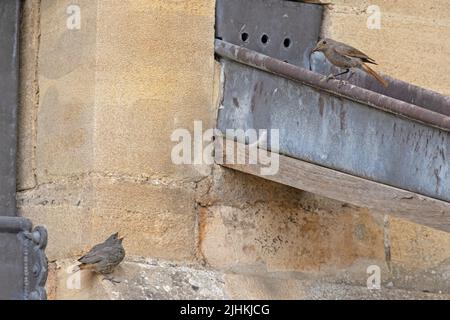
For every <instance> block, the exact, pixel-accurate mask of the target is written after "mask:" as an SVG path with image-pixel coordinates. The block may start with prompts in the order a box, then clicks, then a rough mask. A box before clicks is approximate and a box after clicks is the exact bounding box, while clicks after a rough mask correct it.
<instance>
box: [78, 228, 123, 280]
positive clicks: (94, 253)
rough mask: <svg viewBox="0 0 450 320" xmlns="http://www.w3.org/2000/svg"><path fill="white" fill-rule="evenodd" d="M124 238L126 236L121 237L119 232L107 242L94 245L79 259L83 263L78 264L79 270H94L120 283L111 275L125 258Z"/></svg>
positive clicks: (106, 278)
mask: <svg viewBox="0 0 450 320" xmlns="http://www.w3.org/2000/svg"><path fill="white" fill-rule="evenodd" d="M123 239H124V237H121V238H119V233H115V234H113V235H111V236H110V237H109V238H108V239H106V241H105V242H103V243H100V244H97V245H96V246H94V247H93V248H92V249H91V250H90V251H89V252H88V253H87V254H85V255H84V256H82V257H81V258H80V259H78V261H79V262H80V263H81V264H80V265H79V266H78V267H79V270H92V271H95V272H97V273H99V274H102V275H104V276H105V278H104V280H109V281H111V282H113V283H118V281H115V280H114V279H113V278H112V277H111V276H109V275H110V274H111V273H113V272H114V269H115V268H116V267H117V266H118V265H119V264H120V263H121V262H122V261H123V259H124V258H125V249H124V248H123V245H122V241H123Z"/></svg>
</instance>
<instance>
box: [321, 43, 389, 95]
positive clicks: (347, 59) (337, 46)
mask: <svg viewBox="0 0 450 320" xmlns="http://www.w3.org/2000/svg"><path fill="white" fill-rule="evenodd" d="M314 52H322V53H323V54H324V55H325V57H326V58H327V60H328V61H330V63H331V64H333V65H335V66H337V67H339V68H342V69H345V71H344V72H341V73H338V74H335V75H330V76H328V78H327V79H334V78H335V77H337V76H341V75H344V74H346V73H348V72H350V69H352V68H354V69H360V70H362V71H364V72H366V73H368V74H369V75H371V76H372V77H374V78H375V79H376V80H377V81H378V82H379V83H381V84H382V85H383V86H385V87H387V86H388V83H387V81H386V80H385V79H383V78H382V77H381V76H380V75H379V74H378V73H376V72H375V71H374V70H373V69H372V68H370V67H369V66H368V65H367V64H375V65H376V64H377V63H376V62H375V60H373V59H372V58H370V57H369V56H368V55H366V54H365V53H364V52H362V51H360V50H358V49H355V48H353V47H352V46H349V45H347V44H345V43H342V42H339V41H335V40H332V39H322V40H320V41H319V42H318V43H317V45H316V47H315V48H314V49H313V51H312V53H314Z"/></svg>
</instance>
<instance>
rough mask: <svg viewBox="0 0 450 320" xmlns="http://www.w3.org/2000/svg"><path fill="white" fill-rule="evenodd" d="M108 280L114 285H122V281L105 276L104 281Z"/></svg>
mask: <svg viewBox="0 0 450 320" xmlns="http://www.w3.org/2000/svg"><path fill="white" fill-rule="evenodd" d="M105 280H108V281H109V282H111V283H112V284H113V285H116V284H117V283H120V282H121V281H118V280H116V279H114V277H113V276H111V275H109V276H104V277H103V279H102V281H105Z"/></svg>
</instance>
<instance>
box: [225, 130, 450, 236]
mask: <svg viewBox="0 0 450 320" xmlns="http://www.w3.org/2000/svg"><path fill="white" fill-rule="evenodd" d="M217 142H218V143H217V144H216V145H217V146H218V147H217V148H216V162H218V164H220V165H222V166H224V167H227V168H231V169H234V170H237V171H241V172H245V173H247V174H251V175H254V176H258V177H261V178H264V179H267V180H270V181H275V182H278V183H281V184H284V185H288V186H291V187H293V188H297V189H300V190H304V191H308V192H311V193H315V194H318V195H321V196H325V197H328V198H331V199H335V200H339V201H343V202H346V203H350V204H353V205H356V206H360V207H365V208H368V209H370V210H371V211H372V212H378V213H383V214H389V215H392V216H396V217H400V218H403V219H407V220H410V221H413V222H415V223H418V224H422V225H426V226H429V227H432V228H435V229H438V230H442V231H446V232H450V203H447V202H444V201H441V200H437V199H433V198H430V197H426V196H423V195H420V194H417V193H413V192H409V191H406V190H402V189H397V188H394V187H391V186H388V185H384V184H381V183H377V182H374V181H370V180H366V179H362V178H358V177H355V176H352V175H349V174H346V173H342V172H339V171H336V170H332V169H328V168H324V167H321V166H318V165H315V164H311V163H308V162H305V161H302V160H298V159H294V158H290V157H286V156H283V155H278V154H273V153H270V152H268V151H267V153H268V157H274V156H275V157H276V156H278V157H279V170H278V173H277V174H275V175H263V174H261V172H262V171H261V169H263V168H266V167H267V165H262V164H261V163H259V162H258V164H252V165H250V164H248V163H249V162H248V159H249V148H248V146H246V145H245V144H242V143H238V142H234V141H231V140H226V139H223V138H218V139H217ZM224 144H225V146H224ZM238 149H240V150H243V152H241V153H239V152H237V151H236V150H238ZM227 150H228V153H229V154H228V155H229V156H230V154H231V152H230V150H234V151H233V152H234V155H235V161H231V163H230V161H228V163H226V162H227V161H226V160H225V159H226V157H227ZM243 163H245V164H243Z"/></svg>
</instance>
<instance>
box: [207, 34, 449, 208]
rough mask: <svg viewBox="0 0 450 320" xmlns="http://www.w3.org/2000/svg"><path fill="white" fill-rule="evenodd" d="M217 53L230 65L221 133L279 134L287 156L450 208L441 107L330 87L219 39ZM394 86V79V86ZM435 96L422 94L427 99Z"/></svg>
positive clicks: (339, 83) (340, 84)
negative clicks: (265, 131)
mask: <svg viewBox="0 0 450 320" xmlns="http://www.w3.org/2000/svg"><path fill="white" fill-rule="evenodd" d="M216 53H217V54H218V55H219V56H222V57H224V58H226V59H223V60H222V64H223V68H224V92H223V101H222V106H221V109H220V111H219V118H218V128H219V129H220V130H221V131H222V132H225V130H226V129H249V128H254V129H279V130H280V148H279V149H280V153H281V154H284V155H287V156H290V157H294V158H298V159H301V160H305V161H308V162H311V163H315V164H317V165H320V166H324V167H328V168H332V169H335V170H339V171H342V172H346V173H349V174H352V175H354V176H358V177H362V178H365V179H369V180H373V181H376V182H380V183H384V184H387V185H390V186H394V187H397V188H401V189H404V190H408V191H412V192H416V193H419V194H423V195H426V196H429V197H433V198H436V199H441V200H445V201H450V161H449V159H450V117H449V116H447V115H446V114H441V113H438V112H436V110H438V108H439V107H442V106H441V105H436V106H434V107H433V108H431V109H434V110H435V111H432V110H429V109H426V108H424V107H420V106H417V105H414V104H412V103H410V102H413V101H410V102H405V101H401V100H398V99H396V98H393V97H389V96H386V95H382V94H380V93H377V92H373V91H370V90H366V89H364V88H361V87H357V86H355V85H351V84H348V83H345V82H342V81H334V80H331V81H328V82H327V81H324V77H323V76H321V75H320V74H317V73H315V72H311V71H309V70H306V69H303V68H299V67H297V66H294V65H292V64H287V63H284V62H283V61H280V60H278V59H274V58H273V57H268V56H265V55H262V54H260V53H257V52H255V51H252V50H248V49H246V48H242V47H239V46H236V45H232V44H229V43H226V42H223V41H220V40H216ZM395 85H396V82H395V80H393V81H392V82H391V84H390V86H395ZM400 85H402V84H400ZM391 90H393V92H397V90H396V89H395V88H392V89H391ZM428 93H430V92H427V90H425V89H422V92H421V93H420V95H422V96H423V95H425V94H428ZM430 96H433V98H434V99H435V100H434V101H438V102H439V103H441V102H442V101H444V103H445V101H447V100H446V97H443V96H440V95H438V94H436V93H432V94H431V95H430ZM405 100H407V99H406V98H405ZM424 101H425V102H429V101H430V100H426V99H425V100H424ZM229 138H233V137H229ZM269 140H270V137H269ZM336 187H337V188H338V187H339V186H336Z"/></svg>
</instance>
